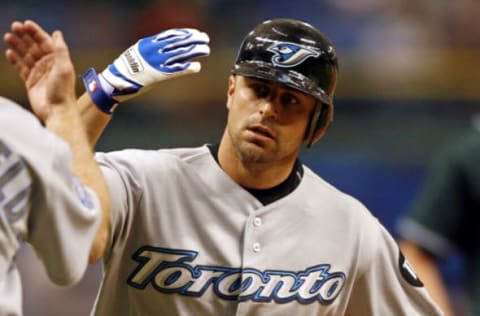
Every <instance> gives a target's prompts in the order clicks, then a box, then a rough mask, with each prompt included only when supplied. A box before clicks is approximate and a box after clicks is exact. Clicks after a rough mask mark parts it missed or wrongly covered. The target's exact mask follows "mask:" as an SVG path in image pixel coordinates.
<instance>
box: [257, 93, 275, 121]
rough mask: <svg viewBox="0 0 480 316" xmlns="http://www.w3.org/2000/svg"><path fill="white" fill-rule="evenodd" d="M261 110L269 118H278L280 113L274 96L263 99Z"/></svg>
mask: <svg viewBox="0 0 480 316" xmlns="http://www.w3.org/2000/svg"><path fill="white" fill-rule="evenodd" d="M259 112H260V114H261V115H262V116H264V117H268V118H276V117H277V115H278V107H277V105H276V104H275V100H274V99H273V98H268V99H263V100H262V101H261V102H260V106H259Z"/></svg>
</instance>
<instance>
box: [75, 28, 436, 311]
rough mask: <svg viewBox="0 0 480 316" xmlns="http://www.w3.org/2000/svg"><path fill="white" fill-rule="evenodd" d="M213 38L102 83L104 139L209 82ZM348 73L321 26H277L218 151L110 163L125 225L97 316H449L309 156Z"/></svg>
mask: <svg viewBox="0 0 480 316" xmlns="http://www.w3.org/2000/svg"><path fill="white" fill-rule="evenodd" d="M208 41H209V40H208V36H207V35H206V34H204V33H202V32H199V31H197V30H194V29H172V30H167V31H164V32H161V33H159V34H157V35H155V36H152V37H147V38H144V39H141V40H140V41H138V42H137V43H135V44H134V45H133V46H132V47H130V48H128V49H127V50H126V51H125V52H124V53H122V54H121V55H120V57H119V58H117V59H116V60H115V61H114V62H113V63H112V64H111V65H109V66H108V67H107V68H106V69H105V70H103V71H102V72H101V73H97V72H96V71H95V70H94V69H90V70H88V71H87V72H86V73H85V75H84V83H85V87H86V90H87V94H84V95H83V96H82V97H81V98H80V100H79V103H80V104H79V106H81V108H82V113H83V117H84V120H85V123H86V124H87V126H88V128H89V130H90V131H91V133H90V134H89V136H90V139H91V141H92V142H95V141H96V139H97V138H98V137H99V135H100V134H101V132H102V130H103V129H104V128H105V126H106V125H107V123H108V122H109V120H110V119H111V118H112V112H114V110H115V109H118V107H117V104H118V103H119V102H124V101H126V100H128V99H129V98H131V97H133V96H137V95H139V94H141V93H143V92H144V91H145V90H147V89H149V88H151V87H152V86H153V85H155V84H156V83H158V82H161V81H162V80H166V79H169V78H174V77H178V76H181V75H185V74H190V73H195V72H197V71H199V70H200V64H199V62H198V61H192V59H193V58H196V57H200V56H205V55H208V53H209V48H208ZM337 72H338V62H337V55H336V52H335V49H334V47H333V45H332V44H331V42H330V41H329V39H328V38H327V37H326V36H325V35H323V34H322V33H320V32H319V31H318V30H317V29H315V28H314V27H312V26H311V25H309V24H307V23H304V22H301V21H297V20H291V19H275V20H269V21H265V22H263V23H261V24H259V25H257V26H256V27H255V28H254V29H253V30H252V31H251V32H249V33H248V35H247V36H246V37H245V39H244V41H243V43H242V45H241V47H240V50H239V52H238V55H237V58H236V60H235V62H234V64H233V68H232V73H231V75H230V76H229V78H228V88H227V100H226V108H227V110H228V119H227V123H226V128H225V132H224V134H223V136H222V138H221V140H220V142H219V144H206V145H203V146H200V147H197V148H177V149H161V150H135V149H128V150H122V151H117V152H111V153H98V156H97V160H98V161H99V162H100V164H101V168H102V171H103V173H104V175H105V176H106V178H107V183H108V186H109V188H110V191H111V192H112V212H111V218H110V222H111V224H110V233H111V234H110V236H111V238H110V240H109V242H108V246H106V251H105V254H104V257H103V261H104V276H103V281H102V285H101V288H100V291H99V294H98V297H97V300H96V303H95V306H94V311H93V314H94V315H289V316H290V315H296V316H298V315H308V316H311V315H369V316H370V315H409V316H411V315H441V314H442V312H441V311H440V310H439V309H438V307H437V306H436V305H435V304H434V303H433V302H432V301H431V299H430V298H429V296H428V294H427V292H426V290H425V289H424V288H423V286H422V283H421V281H420V280H419V279H418V278H417V277H416V275H415V272H414V270H413V269H412V267H411V266H410V265H409V264H408V261H407V260H405V258H404V257H403V255H402V254H401V252H400V251H399V248H398V246H397V244H396V243H395V241H394V240H393V239H392V237H391V236H390V235H389V233H388V232H387V231H386V230H385V228H384V227H383V226H382V225H381V224H380V223H379V222H378V220H377V219H376V218H374V217H373V216H372V215H371V213H370V212H369V211H368V210H367V209H366V208H365V207H364V206H363V205H362V204H361V203H360V202H359V201H357V200H356V199H355V198H353V197H351V196H349V195H347V194H345V193H342V192H341V191H339V190H338V189H336V188H334V187H333V186H332V185H330V184H329V183H327V182H326V181H325V180H323V179H322V178H321V177H319V176H318V175H316V174H315V173H314V172H313V171H312V170H311V169H309V168H308V167H307V166H306V165H303V164H302V162H301V161H300V159H299V158H298V154H299V152H300V150H301V148H302V145H303V144H306V146H311V145H313V144H314V143H315V142H316V141H318V140H319V139H320V138H321V137H322V135H323V134H324V133H325V132H326V130H327V128H328V126H329V124H330V122H331V120H332V117H333V102H332V98H333V94H334V91H335V85H336V79H337ZM185 89H187V88H185Z"/></svg>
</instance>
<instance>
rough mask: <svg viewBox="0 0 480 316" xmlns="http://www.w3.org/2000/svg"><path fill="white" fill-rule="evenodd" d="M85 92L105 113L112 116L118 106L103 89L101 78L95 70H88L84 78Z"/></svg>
mask: <svg viewBox="0 0 480 316" xmlns="http://www.w3.org/2000/svg"><path fill="white" fill-rule="evenodd" d="M82 79H83V85H84V86H85V90H86V91H87V92H88V94H89V95H90V98H91V99H92V101H93V103H94V104H95V105H96V106H97V107H98V108H99V109H100V110H101V111H102V112H104V113H106V114H112V113H113V111H114V110H115V108H116V105H117V104H118V101H116V100H115V99H113V98H112V97H111V96H110V95H109V94H108V93H107V92H105V90H104V89H103V87H102V84H101V82H100V78H99V77H98V75H97V72H96V71H95V69H94V68H90V69H88V70H87V71H86V72H85V73H84V74H83V76H82Z"/></svg>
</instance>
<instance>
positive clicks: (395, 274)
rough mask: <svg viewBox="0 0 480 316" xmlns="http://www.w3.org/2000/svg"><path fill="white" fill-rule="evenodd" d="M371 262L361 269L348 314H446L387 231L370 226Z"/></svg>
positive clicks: (377, 226)
mask: <svg viewBox="0 0 480 316" xmlns="http://www.w3.org/2000/svg"><path fill="white" fill-rule="evenodd" d="M367 240H368V243H366V245H370V246H368V247H365V246H363V247H362V249H364V251H366V252H368V253H369V254H368V257H370V260H369V264H367V265H365V266H364V267H363V268H362V270H359V271H358V275H357V276H356V277H355V281H354V282H355V285H354V286H353V293H352V295H351V301H350V304H349V306H354V309H353V308H352V307H349V309H348V312H347V314H348V315H405V316H407V315H408V316H414V315H418V316H420V315H430V316H435V315H443V313H442V311H441V310H440V309H439V308H438V306H436V304H435V303H434V302H433V300H432V299H431V298H430V296H429V295H428V293H427V291H426V289H425V288H424V287H423V284H422V282H421V281H420V279H419V278H418V277H417V275H416V273H415V271H414V270H413V268H412V267H411V265H410V264H409V263H408V261H407V260H406V259H405V257H404V256H403V255H402V253H401V252H400V250H399V247H398V245H397V243H396V242H395V240H394V239H393V237H391V235H390V234H389V233H388V231H387V230H386V229H385V228H384V227H383V226H382V225H381V224H380V223H378V222H377V225H369V232H368V237H367Z"/></svg>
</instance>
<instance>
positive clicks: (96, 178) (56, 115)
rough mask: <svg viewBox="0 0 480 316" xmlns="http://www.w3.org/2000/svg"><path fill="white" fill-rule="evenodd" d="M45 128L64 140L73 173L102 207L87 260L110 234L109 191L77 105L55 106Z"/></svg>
mask: <svg viewBox="0 0 480 316" xmlns="http://www.w3.org/2000/svg"><path fill="white" fill-rule="evenodd" d="M45 124H46V127H47V129H49V130H50V131H52V132H53V133H55V134H57V135H58V136H60V137H61V138H62V139H63V140H64V141H66V142H67V143H68V144H69V146H70V149H71V152H72V158H73V159H72V167H73V173H74V174H75V176H76V177H78V178H79V179H80V181H82V183H83V184H84V185H85V186H87V187H89V188H90V189H92V190H93V191H94V192H95V193H96V194H97V196H98V198H99V201H100V206H101V209H102V218H101V224H100V227H99V229H98V232H97V235H96V237H95V240H94V242H93V245H92V249H91V252H90V258H89V259H90V262H94V261H97V260H98V259H99V258H100V257H101V256H102V255H103V252H104V249H105V247H106V244H107V242H108V237H109V217H110V194H109V191H108V188H107V185H106V183H105V180H104V177H103V174H102V172H101V170H100V168H99V166H98V164H97V163H96V161H95V159H94V156H93V151H92V149H91V146H90V142H89V140H88V137H87V134H86V133H85V130H84V126H83V124H84V123H83V121H82V118H81V117H80V114H79V111H78V108H77V107H75V106H74V105H72V106H54V107H52V110H51V112H50V113H49V116H48V118H47V120H46V122H45Z"/></svg>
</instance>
